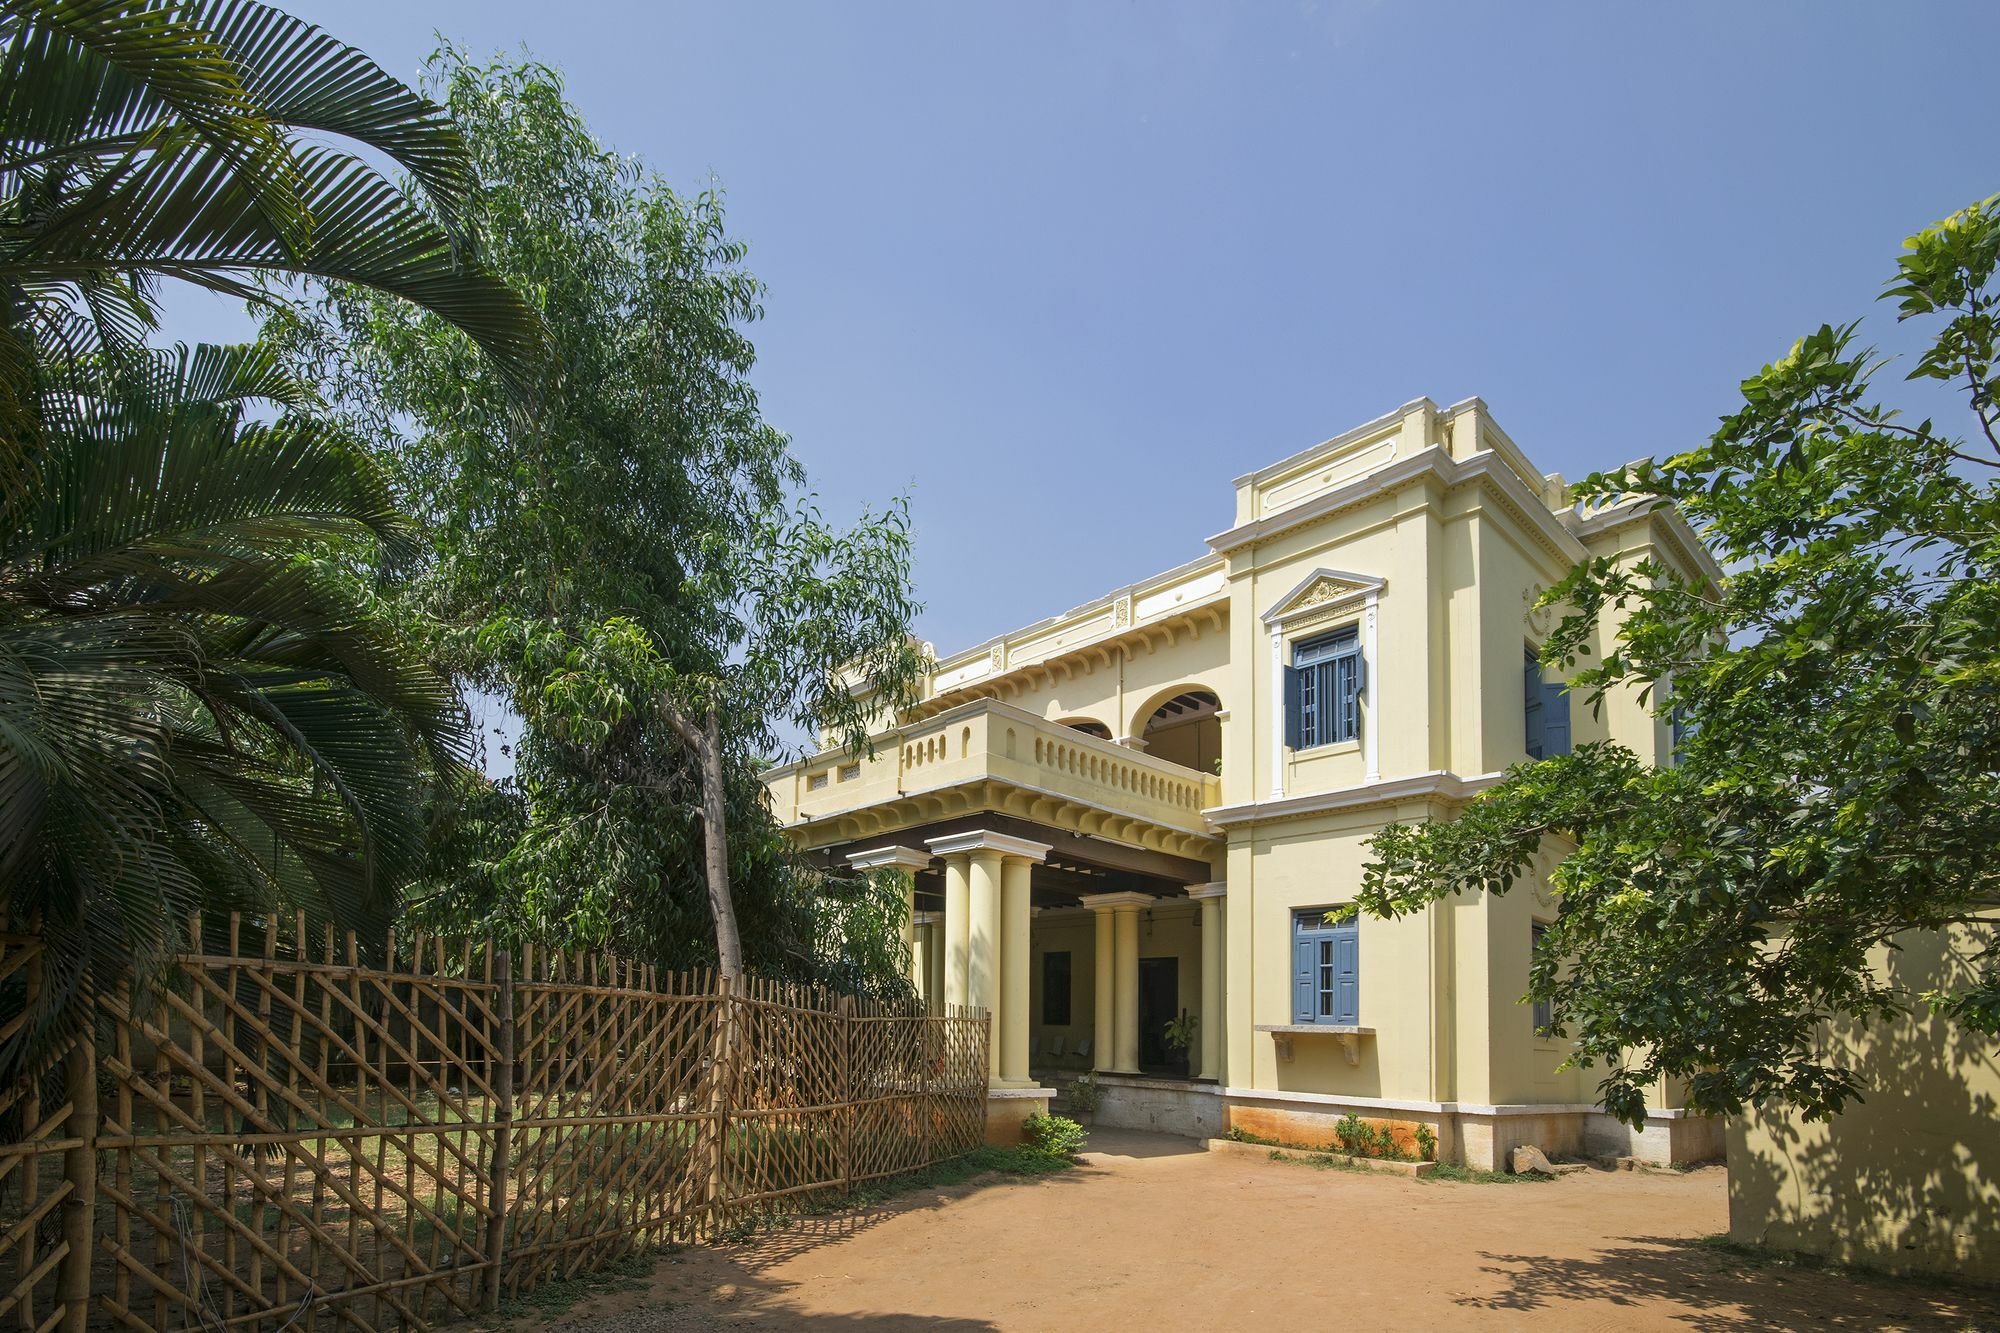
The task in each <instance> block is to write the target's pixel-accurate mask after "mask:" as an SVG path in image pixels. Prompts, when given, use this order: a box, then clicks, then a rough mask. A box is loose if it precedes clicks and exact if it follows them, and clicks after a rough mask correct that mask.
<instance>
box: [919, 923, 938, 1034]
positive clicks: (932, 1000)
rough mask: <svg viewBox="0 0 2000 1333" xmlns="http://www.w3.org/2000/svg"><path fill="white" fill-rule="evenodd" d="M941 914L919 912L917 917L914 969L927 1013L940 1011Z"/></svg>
mask: <svg viewBox="0 0 2000 1333" xmlns="http://www.w3.org/2000/svg"><path fill="white" fill-rule="evenodd" d="M941 916H942V913H939V912H919V913H917V918H916V921H917V947H916V958H915V962H914V964H913V970H914V971H915V972H916V974H917V994H918V995H920V996H922V997H923V1001H924V1012H925V1013H927V1014H934V1013H936V1012H937V1011H938V1002H939V995H938V991H939V989H940V987H939V977H940V976H941V975H942V974H941V973H940V971H939V969H938V943H939V940H938V937H939V936H940V935H941V934H942V933H943V932H942V931H941V930H940V929H939V927H940V926H942V925H943V922H942V920H941V919H940V918H941Z"/></svg>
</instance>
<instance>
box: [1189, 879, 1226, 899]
mask: <svg viewBox="0 0 2000 1333" xmlns="http://www.w3.org/2000/svg"><path fill="white" fill-rule="evenodd" d="M1187 896H1188V897H1190V898H1226V897H1228V896H1229V883H1228V881H1227V880H1220V879H1218V880H1215V881H1213V882H1211V883H1208V884H1190V885H1188V886H1187Z"/></svg>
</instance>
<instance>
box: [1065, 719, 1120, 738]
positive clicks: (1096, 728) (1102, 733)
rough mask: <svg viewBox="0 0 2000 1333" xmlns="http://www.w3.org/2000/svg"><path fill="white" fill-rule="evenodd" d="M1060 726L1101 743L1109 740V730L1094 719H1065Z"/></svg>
mask: <svg viewBox="0 0 2000 1333" xmlns="http://www.w3.org/2000/svg"><path fill="white" fill-rule="evenodd" d="M1060 725H1062V726H1065V727H1068V728H1069V729H1070V730H1071V731H1080V732H1082V733H1083V734H1084V735H1086V736H1095V737H1097V739H1099V740H1101V741H1108V740H1110V739H1111V728H1109V727H1107V726H1105V725H1104V724H1103V723H1102V722H1099V721H1098V720H1097V719H1096V718H1094V717H1066V718H1064V719H1063V720H1062V722H1061V723H1060Z"/></svg>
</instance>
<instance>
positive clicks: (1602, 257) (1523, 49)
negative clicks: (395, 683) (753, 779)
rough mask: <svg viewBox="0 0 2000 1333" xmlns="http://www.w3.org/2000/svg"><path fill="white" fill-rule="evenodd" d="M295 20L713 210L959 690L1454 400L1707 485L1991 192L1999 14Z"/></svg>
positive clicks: (460, 12)
mask: <svg viewBox="0 0 2000 1333" xmlns="http://www.w3.org/2000/svg"><path fill="white" fill-rule="evenodd" d="M287 7H288V8H290V9H292V10H293V12H296V13H299V14H302V15H303V16H305V17H307V18H310V19H313V20H315V21H317V22H319V23H321V24H323V25H325V26H326V27H327V28H329V29H330V30H331V31H332V32H334V33H335V34H336V35H338V36H340V37H341V38H343V39H344V40H347V41H350V42H352V43H354V44H355V45H358V46H360V47H362V48H363V49H364V50H366V51H368V52H369V53H370V54H372V55H374V56H375V57H376V58H377V59H378V60H380V61H381V62H382V63H383V64H385V65H386V66H388V67H389V68H390V69H391V70H392V71H394V72H396V73H398V74H402V75H405V76H407V77H414V76H415V73H416V71H417V68H418V65H419V63H420V62H421V60H422V58H423V56H424V55H425V53H427V52H428V51H429V50H430V49H431V47H432V45H433V37H432V33H433V30H435V31H437V32H440V33H443V34H444V35H446V36H448V37H450V38H451V39H452V40H453V41H455V42H458V43H459V44H461V45H463V46H466V47H467V48H469V49H470V50H472V51H473V52H475V53H477V54H486V53H490V52H493V51H497V50H501V49H519V48H521V47H522V46H524V45H525V47H526V48H527V49H529V50H530V51H532V52H533V54H534V55H536V56H537V57H539V58H541V59H543V60H545V61H547V62H549V63H551V64H554V65H557V66H559V67H560V68H562V69H563V70H564V71H565V73H566V74H567V76H568V80H569V86H570V92H571V95H572V97H573V99H574V100H575V101H576V102H577V103H578V104H579V105H580V106H581V107H582V108H583V110H584V112H585V114H586V115H587V116H588V118H589V120H590V121H591V123H592V125H593V126H594V127H595V128H596V130H597V132H598V133H599V134H600V136H601V137H603V138H604V139H605V140H606V141H607V142H609V143H611V144H614V145H616V146H617V147H618V148H620V149H621V150H623V151H625V152H628V153H635V154H638V155H640V156H642V157H644V158H645V159H646V160H647V162H648V163H649V164H650V165H652V166H653V167H654V168H656V169H657V170H659V171H661V172H662V173H663V174H665V175H666V176H667V177H668V178H669V179H671V180H672V181H673V182H674V183H676V185H678V186H681V187H683V188H689V189H695V188H700V187H701V186H703V185H704V184H705V183H706V182H707V180H708V179H709V177H710V176H713V177H714V178H715V180H716V181H717V182H718V183H719V184H720V186H721V188H722V189H723V190H724V191H725V192H726V194H727V197H728V201H729V213H730V216H731V218H732V220H733V226H734V229H735V231H736V232H737V234H738V235H739V236H741V237H742V238H743V239H744V240H745V241H747V242H748V244H749V246H750V255H751V259H750V262H751V266H752V268H753V269H754V270H755V271H756V272H757V273H758V274H759V276H761V277H762V278H763V279H764V280H765V281H766V282H767V283H768V284H769V286H770V293H769V300H768V310H769V314H768V318H767V319H766V320H764V321H763V322H762V324H761V325H759V326H758V327H757V328H756V329H755V330H754V336H755V338H756V341H757V344H758V347H759V350H760V363H759V366H758V369H757V371H756V381H757V383H758V385H759V387H760V389H761V390H762V393H763V397H764V403H765V407H766V411H767V414H768V416H769V417H770V419H771V420H772V421H773V422H774V423H776V424H777V425H779V426H780V427H782V428H784V429H786V430H788V431H790V432H792V434H793V436H794V440H795V445H796V448H797V450H798V452H799V454H800V455H801V457H803V458H804V460H805V461H806V463H807V465H808V466H809V467H810V468H811V470H812V473H813V476H814V481H815V484H816V486H817V488H818V490H819V491H820V493H821V495H822V497H823V499H824V501H825V503H826V506H827V508H828V509H829V511H830V512H833V513H835V514H844V513H851V512H852V511H853V510H855V509H856V508H858V507H859V506H860V505H862V504H863V503H866V502H868V501H871V500H873V501H877V502H879V501H880V500H882V499H883V498H885V497H887V496H890V495H892V494H895V493H897V492H902V491H907V492H909V493H910V495H911V497H912V501H913V505H914V509H915V515H916V522H917V529H918V543H917V571H916V573H917V583H918V589H919V593H920V595H921V596H922V597H923V598H924V600H925V601H926V602H927V603H928V609H927V611H926V612H925V614H924V616H923V617H922V620H921V621H920V623H919V629H920V630H921V631H922V632H923V634H924V635H925V637H927V638H930V639H932V640H934V641H935V642H936V643H937V645H938V647H939V649H940V650H941V651H944V652H950V651H952V650H954V649H956V648H960V647H964V646H966V645H968V644H970V643H972V642H974V641H976V640H978V639H981V638H984V637H986V636H987V635H990V634H993V633H997V632H999V631H1002V630H1005V629H1009V628H1013V627H1015V626H1017V625H1020V624H1024V623H1026V622H1029V621H1032V620H1035V619H1038V618H1040V617H1042V616H1044V615H1048V614H1052V613H1054V612H1057V611H1060V610H1063V609H1066V608H1067V607H1069V606H1072V605H1074V604H1076V603H1078V602H1080V601H1083V600H1085V599H1087V598H1090V597H1092V596H1095V595H1096V594H1098V593H1100V592H1103V591H1106V590H1108V589H1110V588H1112V587H1115V586H1118V585H1120V584H1123V583H1126V582H1129V581H1131V580H1134V579H1137V578H1141V577H1144V576H1146V575H1148V574H1151V573H1155V572H1158V571H1160V570H1163V569H1166V568H1168V567H1171V566H1173V565H1175V564H1178V563H1180V562H1181V561H1183V560H1186V559H1189V558H1192V557H1193V556H1195V555H1198V554H1200V553H1201V551H1202V550H1203V549H1204V548H1203V546H1202V540H1201V539H1202V538H1203V537H1205V536H1207V535H1208V534H1210V533H1212V532H1215V531H1217V530H1219V529H1221V528H1223V527H1225V526H1226V525H1227V524H1228V522H1229V519H1230V488H1229V481H1230V478H1231V477H1233V476H1235V475H1236V474H1238V473H1240V472H1242V471H1245V470H1247V469H1249V468H1251V467H1255V466H1258V465H1260V464H1263V463H1266V462H1270V461H1272V460H1275V459H1277V458H1279V457H1282V456H1284V455H1285V454H1288V453H1291V452H1293V451H1295V450H1297V449H1300V448H1304V447H1306V446H1307V445H1310V444H1312V443H1314V442H1316V441H1318V440H1320V439H1323V438H1326V437H1327V436H1329V435H1332V434H1335V433H1337V432H1339V431H1341V430H1343V429H1345V428H1346V427H1348V426H1351V425H1354V424H1357V423H1359V422H1361V421H1364V420H1366V419H1368V418H1370V417H1373V416H1375V415H1378V414H1379V413H1381V412H1384V411H1386V410H1388V409H1390V408H1392V407H1394V406H1396V405H1397V404H1400V403H1402V402H1405V401H1407V400H1408V399H1411V398H1414V397H1416V396H1418V395H1421V394H1429V395H1430V396H1432V397H1433V398H1436V399H1437V400H1438V401H1439V402H1441V403H1449V402H1452V401H1455V400H1457V399H1459V398H1463V397H1466V396H1468V395H1472V394H1478V395H1481V396H1482V397H1484V398H1485V399H1486V400H1487V401H1488V402H1489V403H1490V404H1491V405H1492V408H1493V410H1494V413H1495V416H1496V418H1497V419H1498V420H1499V421H1500V422H1501V424H1502V425H1504V426H1505V427H1506V428H1507V430H1508V431H1509V432H1510V433H1511V434H1512V435H1513V436H1514V438H1515V439H1516V440H1517V441H1519V442H1520V443H1521V445H1522V446H1523V447H1524V448H1525V449H1526V450H1527V451H1528V453H1529V455H1530V456H1531V457H1532V458H1534V459H1535V460H1536V462H1537V463H1539V464H1540V465H1541V466H1542V467H1544V468H1546V469H1551V470H1560V471H1563V472H1565V473H1567V474H1569V475H1571V476H1576V475H1580V474H1582V473H1584V472H1587V471H1589V470H1590V469H1592V468H1594V467H1601V466H1606V465H1609V464H1613V463H1616V462H1620V461H1623V460H1626V459H1629V458H1633V457H1636V456H1639V455H1642V454H1649V453H1659V452H1666V451H1670V450H1674V449H1677V448H1680V447H1684V446H1685V445H1686V444H1687V443H1688V442H1689V441H1691V440H1693V439H1695V438H1697V437H1699V436H1700V435H1703V434H1705V433H1706V432H1707V431H1708V429H1710V427H1711V424H1712V422H1713V421H1714V419H1715V418H1716V416H1718V415H1719V414H1721V413H1722V412H1724V411H1726V410H1728V408H1729V407H1730V406H1731V404H1732V401H1733V395H1734V390H1735V386H1736V383H1737V381H1738V380H1740V379H1741V378H1742V377H1743V376H1744V375H1745V374H1746V373H1748V372H1750V371H1752V370H1754V369H1755V368H1756V367H1757V366H1759V365H1761V364H1762V363H1763V362H1765V361H1767V360H1769V359H1770V358H1771V357H1773V356H1775V355H1778V354H1781V353H1782V352H1783V351H1784V350H1785V348H1786V347H1787V346H1788V345H1789V344H1790V342H1791V340H1792V339H1793V338H1795V337H1796V336H1798V335H1799V334H1801V333H1803V332H1805V331H1807V330H1809V329H1810V328H1813V327H1816V326H1817V325H1818V324H1819V323H1820V322H1822V321H1835V322H1838V321H1841V320H1845V319H1851V318H1854V317H1856V316H1858V315H1861V314H1864V313H1867V312H1868V311H1870V310H1871V309H1872V308H1874V299H1873V298H1874V296H1875V294H1876V293H1877V292H1878V291H1879V290H1880V286H1881V283H1882V280H1883V279H1884V278H1885V277H1886V276H1887V275H1888V273H1889V272H1890V270H1891V266H1892V264H1893V258H1894V254H1895V252H1896V247H1897V244H1898V242H1899V241H1900V239H1901V238H1902V237H1903V236H1904V235H1906V234H1908V233H1909V232H1910V231H1912V230H1914V229H1916V228H1917V227H1919V226H1921V225H1923V224H1924V223H1925V222H1927V221H1929V220H1931V219H1933V218H1936V217H1939V216H1941V215H1943V214H1945V213H1947V212H1950V211H1951V210H1953V209H1955V208H1957V207H1960V206H1962V205H1964V204H1966V203H1968V202H1971V201H1972V200H1974V199H1976V198H1980V197H1982V196H1984V195H1987V194H1990V193H1992V192H1994V191H1996V190H2000V161H1996V156H1995V154H1994V152H1993V146H1994V138H1993V128H1994V123H1995V122H1994V102H1993V97H1992V89H1993V80H1994V73H1993V66H1992V54H1993V51H1994V50H1995V49H1996V40H2000V5H1995V4H1992V3H1990V0H1989V2H1988V3H1980V4H1910V5H1891V4H1877V5H1859V4H1833V3H1759V4H1704V5H1691V6H1682V5H1671V4H1657V5H1650V6H1643V7H1642V6H1637V5H1609V6H1603V5H1583V4H1560V5H1557V4H1550V5H1529V4H1504V5H1503V4H1498V3H1492V4H1485V3H1479V4H1474V3H1465V4H1393V5H1391V4H1312V3H1306V4H1276V3H1272V4H1256V5H1229V4H1180V5H1173V4H1152V3H1133V2H1131V0H1116V2H1114V0H1096V2H1093V3H1078V4H1068V5H1055V4H1040V3H1018V2H1015V3H1006V4H986V5H970V4H957V3H953V4H941V3H927V4H893V5H892V4H880V3H858V2H844V3H838V4H836V3H813V4H767V3H744V2H739V3H720V2H718V3H714V4H708V5H686V4H589V3H564V4H549V3H532V4H523V3H514V2H512V0H505V2H501V0H485V2H483V3H456V2H453V3H441V2H439V0H420V2H417V3H412V2H411V0H401V2H399V3H378V2H377V0H343V2H342V3H337V4H336V3H319V2H317V0H315V2H312V3H308V2H307V0H289V3H288V4H287ZM177 309H179V310H180V311H181V313H180V315H179V316H178V318H177V326H170V327H169V329H168V332H169V334H172V335H177V336H189V337H193V336H203V335H204V334H207V333H210V332H211V330H212V328H213V327H218V326H219V325H220V323H221V320H220V317H219V314H218V313H216V312H206V311H204V310H202V309H200V308H198V307H197V306H194V305H186V306H181V307H177ZM1882 314H1883V315H1886V314H1887V309H1886V307H1883V308H1882ZM1878 320H1879V322H1880V324H1881V325H1882V327H1881V328H1880V329H1878V330H1875V333H1876V336H1877V337H1880V338H1888V339H1891V340H1893V329H1892V328H1890V327H1888V321H1887V320H1886V319H1880V318H1879V317H1878Z"/></svg>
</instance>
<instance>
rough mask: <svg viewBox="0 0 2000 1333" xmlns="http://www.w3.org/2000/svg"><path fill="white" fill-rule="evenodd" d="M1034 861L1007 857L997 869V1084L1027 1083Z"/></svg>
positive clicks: (1031, 1017) (1031, 1018)
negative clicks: (1000, 1022) (1001, 1018)
mask: <svg viewBox="0 0 2000 1333" xmlns="http://www.w3.org/2000/svg"><path fill="white" fill-rule="evenodd" d="M1033 874H1034V862H1032V861H1028V860H1025V859H1024V858H1022V857H1018V856H1010V857H1008V858H1007V860H1006V862H1005V864H1003V865H1002V866H1001V868H1000V1000H1001V1008H1002V1009H1003V1010H1004V1011H1005V1012H1006V1014H1007V1022H1006V1025H1005V1026H1004V1027H1002V1028H1001V1030H1000V1081H1001V1082H1003V1083H1015V1084H1025V1083H1027V1082H1028V1025H1029V1024H1030V1023H1032V1022H1033V1021H1034V1014H1033V1012H1032V1011H1031V1007H1030V1005H1029V1002H1028V997H1029V984H1028V970H1029V969H1028V960H1029V944H1028V936H1029V930H1030V924H1031V922H1032V921H1033V918H1034V912H1033V908H1032V905H1031V902H1030V899H1029V889H1028V886H1029V882H1030V877H1031V876H1032V875H1033Z"/></svg>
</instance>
